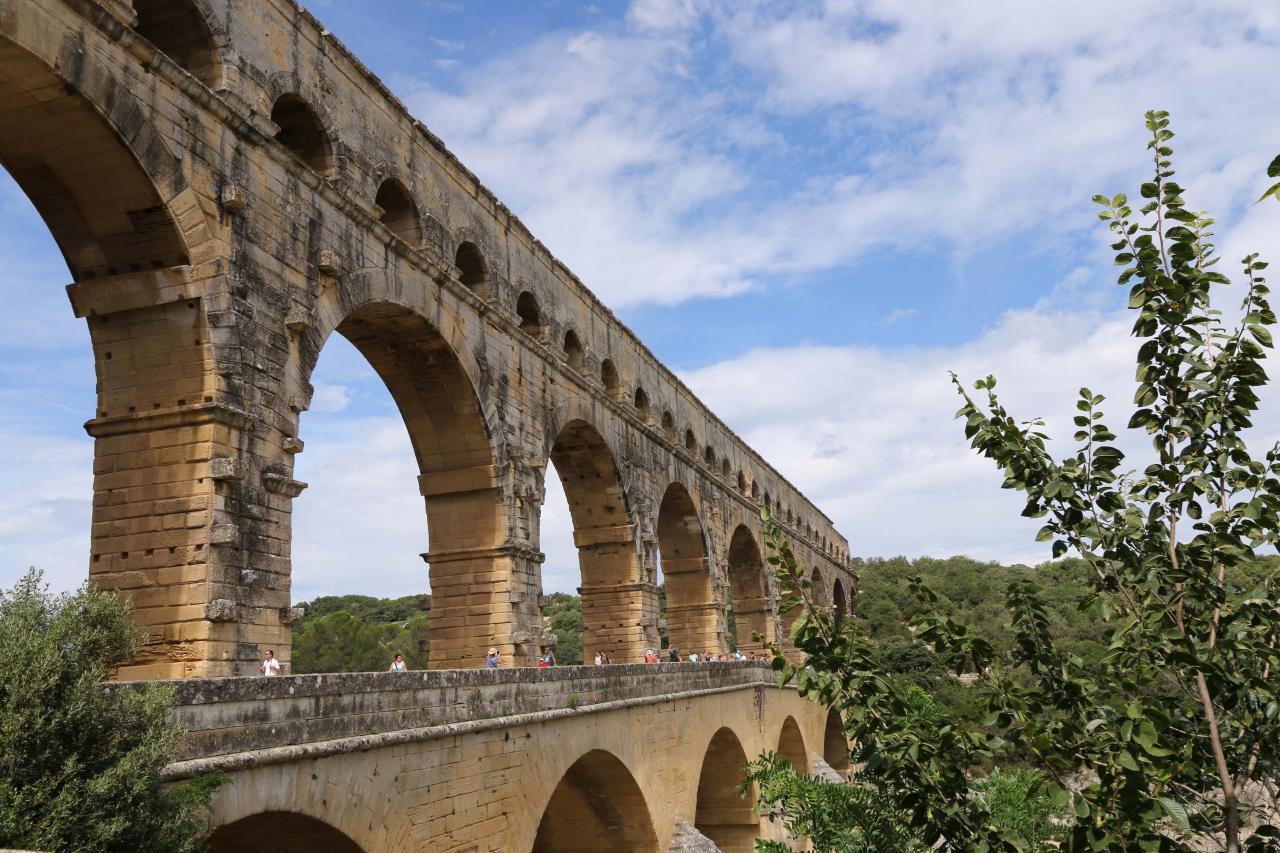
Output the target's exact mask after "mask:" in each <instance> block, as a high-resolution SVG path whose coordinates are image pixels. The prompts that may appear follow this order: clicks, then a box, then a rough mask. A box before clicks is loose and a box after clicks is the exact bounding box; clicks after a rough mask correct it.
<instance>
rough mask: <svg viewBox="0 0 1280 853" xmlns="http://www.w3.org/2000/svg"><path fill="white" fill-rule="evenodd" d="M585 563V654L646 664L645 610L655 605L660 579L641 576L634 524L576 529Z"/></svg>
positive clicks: (582, 592)
mask: <svg viewBox="0 0 1280 853" xmlns="http://www.w3.org/2000/svg"><path fill="white" fill-rule="evenodd" d="M573 540H574V543H575V544H576V545H577V546H578V562H579V564H580V565H581V567H582V577H583V579H584V582H583V585H582V586H581V587H579V588H578V594H579V595H581V596H582V625H583V633H582V654H583V658H584V659H585V660H590V659H591V656H592V655H594V654H595V653H596V652H597V651H605V652H607V653H608V654H609V658H610V659H611V660H612V661H613V662H614V663H642V662H643V661H644V648H645V643H646V641H647V636H646V630H645V614H646V613H648V612H651V611H652V609H653V602H654V601H655V600H656V598H657V595H658V588H657V585H656V584H653V583H649V582H646V581H643V580H638V578H641V577H642V575H641V573H640V560H639V555H638V554H637V552H636V544H635V525H632V524H620V525H616V526H612V527H592V528H586V529H582V530H575V531H574V533H573Z"/></svg>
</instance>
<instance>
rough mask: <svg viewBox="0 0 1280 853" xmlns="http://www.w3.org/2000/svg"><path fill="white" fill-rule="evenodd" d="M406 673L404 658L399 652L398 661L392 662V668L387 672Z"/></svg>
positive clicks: (397, 654) (397, 653)
mask: <svg viewBox="0 0 1280 853" xmlns="http://www.w3.org/2000/svg"><path fill="white" fill-rule="evenodd" d="M404 671H405V665H404V656H403V655H401V654H400V653H399V652H396V659H395V660H393V661H392V662H391V667H390V668H389V669H388V670H387V672H404Z"/></svg>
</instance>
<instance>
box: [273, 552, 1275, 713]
mask: <svg viewBox="0 0 1280 853" xmlns="http://www.w3.org/2000/svg"><path fill="white" fill-rule="evenodd" d="M1269 560H1270V561H1271V562H1274V561H1276V560H1280V558H1274V557H1273V558H1269ZM1266 565H1267V562H1266V561H1264V563H1262V564H1259V565H1258V566H1256V567H1253V568H1252V569H1245V570H1241V571H1238V572H1237V573H1236V576H1235V577H1234V578H1229V579H1228V580H1229V581H1231V588H1232V590H1233V594H1235V595H1241V594H1244V593H1245V592H1246V591H1247V590H1248V589H1250V588H1251V586H1252V585H1253V584H1254V583H1255V582H1256V581H1257V580H1258V579H1260V578H1261V577H1262V576H1263V574H1264V568H1265V566H1266ZM856 568H857V571H858V575H859V578H860V580H859V593H858V597H857V601H856V604H855V606H854V615H855V617H856V619H855V624H856V625H857V626H858V630H860V631H863V632H865V633H866V634H867V635H868V636H870V637H872V638H874V639H875V640H876V641H877V643H878V645H879V647H880V650H881V653H882V655H883V661H882V663H883V664H884V666H885V667H886V668H888V669H889V670H891V671H894V672H898V673H900V674H902V675H904V676H907V677H908V678H909V679H910V680H912V681H914V682H916V683H918V684H920V686H921V687H924V688H925V689H926V690H929V691H931V692H933V693H934V694H935V695H937V696H939V697H940V698H941V699H942V701H943V702H944V703H945V704H950V705H953V706H963V705H964V704H965V703H966V697H967V696H968V695H969V694H968V692H967V690H968V688H964V687H962V686H960V685H959V684H958V683H957V682H956V681H955V679H954V678H953V677H952V676H951V674H950V673H948V672H947V670H946V668H945V667H943V666H942V665H941V663H940V661H939V660H938V659H937V658H936V656H934V655H933V654H932V653H931V652H929V651H928V650H927V649H925V648H924V647H923V646H921V645H920V644H918V643H915V642H913V641H912V640H911V635H910V633H909V632H908V631H907V629H906V623H907V620H908V619H909V617H910V616H911V614H912V612H913V608H914V607H915V606H916V604H915V599H914V598H913V597H912V596H911V593H910V591H909V589H908V587H907V578H909V577H911V576H913V575H919V576H920V577H922V578H923V579H924V580H925V582H926V583H927V584H928V585H929V586H930V587H932V588H933V590H934V592H936V593H937V594H938V603H939V607H940V608H941V609H942V610H943V611H944V612H945V613H947V614H948V615H953V616H956V617H959V618H960V619H961V621H963V622H964V623H965V624H967V625H969V626H970V627H971V628H972V629H973V630H974V631H975V632H977V633H978V634H979V635H980V636H982V637H983V638H984V639H986V640H987V641H988V642H990V643H992V644H993V645H994V646H996V647H997V648H999V649H1007V648H1008V646H1009V637H1008V633H1007V632H1006V631H1005V627H1004V626H1005V622H1006V620H1007V618H1008V614H1007V612H1006V611H1005V605H1004V600H1005V590H1006V589H1007V588H1008V586H1009V584H1010V583H1011V582H1012V581H1014V580H1015V579H1018V578H1022V577H1031V578H1032V579H1034V580H1035V581H1036V583H1037V585H1038V586H1039V587H1040V588H1041V590H1042V592H1043V598H1044V601H1045V603H1046V605H1047V606H1048V609H1049V614H1050V618H1051V620H1052V623H1053V631H1054V633H1055V634H1056V636H1057V637H1058V639H1059V640H1060V641H1061V643H1062V647H1063V649H1064V650H1066V651H1069V652H1071V653H1072V654H1076V655H1079V656H1080V657H1081V658H1083V659H1085V660H1096V659H1097V658H1098V657H1099V656H1100V655H1102V654H1103V653H1104V652H1105V651H1106V650H1105V648H1104V647H1103V646H1102V645H1101V644H1100V643H1099V642H1098V639H1097V638H1098V636H1099V634H1100V632H1099V631H1098V628H1097V616H1096V614H1094V613H1093V612H1092V611H1089V612H1083V611H1081V610H1080V603H1081V602H1082V601H1083V600H1084V599H1085V597H1086V596H1087V595H1088V594H1089V593H1088V590H1089V584H1088V582H1087V573H1088V571H1089V569H1088V567H1087V566H1086V565H1085V563H1084V562H1083V561H1081V560H1072V559H1065V560H1058V561H1055V562H1047V563H1043V564H1041V565H1039V566H1035V567H1028V566H1023V565H1012V566H1009V565H1002V564H1000V563H990V562H982V561H980V560H973V559H970V558H969V557H950V558H948V559H934V558H930V557H921V558H918V559H914V560H909V559H907V558H905V557H893V558H888V559H884V558H875V559H869V560H860V561H858V562H857V565H856ZM429 601H430V597H429V596H428V595H426V594H422V595H409V596H405V597H404V598H393V599H388V598H372V597H370V596H367V595H339V596H324V597H322V598H317V599H315V600H314V601H311V602H303V603H302V605H301V606H302V607H305V608H306V616H304V617H303V618H302V620H300V621H299V622H298V623H297V624H296V625H295V626H294V634H293V671H294V672H298V673H304V672H364V671H371V670H380V669H386V668H387V666H388V665H389V664H390V663H391V659H392V656H394V655H395V653H396V652H400V653H401V654H403V655H404V657H405V661H406V662H407V663H408V665H409V668H410V669H425V668H426V665H427V643H428V636H427V610H426V607H427V604H428V602H429ZM544 616H545V617H546V621H547V623H548V627H549V629H550V631H551V632H552V633H553V634H555V635H556V636H557V638H558V645H557V646H556V658H557V660H558V661H559V663H560V664H561V665H572V664H580V663H582V603H581V601H580V600H579V598H578V596H576V595H570V594H568V593H563V592H557V593H553V594H552V595H551V601H550V604H548V605H547V607H546V609H545V611H544Z"/></svg>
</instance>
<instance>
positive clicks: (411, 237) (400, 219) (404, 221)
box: [373, 178, 422, 246]
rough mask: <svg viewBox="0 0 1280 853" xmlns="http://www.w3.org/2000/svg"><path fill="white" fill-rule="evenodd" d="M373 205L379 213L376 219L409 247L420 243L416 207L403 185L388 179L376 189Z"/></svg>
mask: <svg viewBox="0 0 1280 853" xmlns="http://www.w3.org/2000/svg"><path fill="white" fill-rule="evenodd" d="M373 203H374V204H375V205H377V207H378V210H379V211H380V213H379V215H378V219H379V220H380V221H381V222H382V224H383V225H385V226H387V227H388V228H390V229H391V233H392V234H395V235H396V236H397V237H399V238H400V239H401V240H403V241H405V242H406V243H408V244H409V245H410V246H416V245H418V243H420V242H422V228H421V226H420V224H419V221H418V206H417V205H416V204H414V203H413V196H412V195H410V194H409V190H408V189H407V188H406V187H405V185H404V184H402V183H400V182H399V181H397V180H396V179H395V178H388V179H387V180H385V181H383V182H382V185H381V186H379V187H378V195H377V198H375V199H374V201H373Z"/></svg>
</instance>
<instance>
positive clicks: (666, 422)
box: [662, 409, 676, 441]
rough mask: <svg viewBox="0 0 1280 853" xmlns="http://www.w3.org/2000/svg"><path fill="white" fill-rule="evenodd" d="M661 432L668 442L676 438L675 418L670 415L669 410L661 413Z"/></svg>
mask: <svg viewBox="0 0 1280 853" xmlns="http://www.w3.org/2000/svg"><path fill="white" fill-rule="evenodd" d="M662 432H663V433H664V434H665V435H666V437H667V440H668V441H671V440H673V439H674V438H675V437H676V416H675V415H673V414H671V410H670V409H667V410H665V411H664V412H663V413H662Z"/></svg>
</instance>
